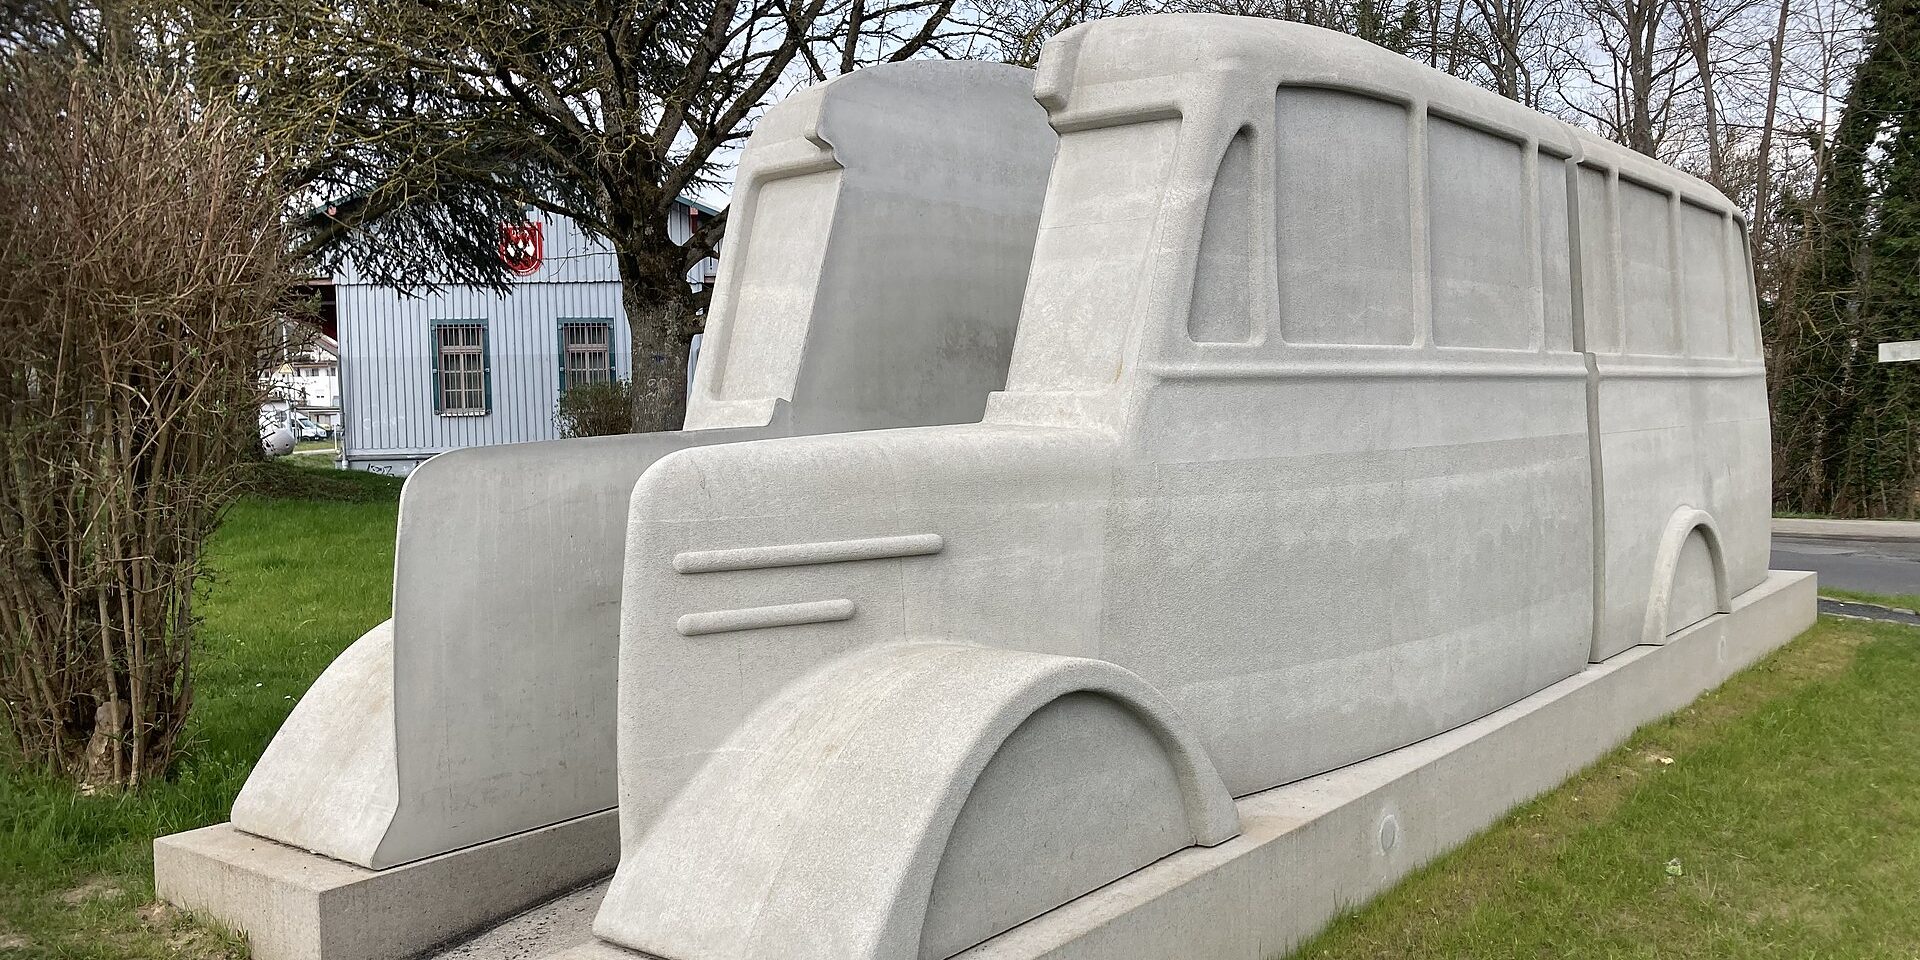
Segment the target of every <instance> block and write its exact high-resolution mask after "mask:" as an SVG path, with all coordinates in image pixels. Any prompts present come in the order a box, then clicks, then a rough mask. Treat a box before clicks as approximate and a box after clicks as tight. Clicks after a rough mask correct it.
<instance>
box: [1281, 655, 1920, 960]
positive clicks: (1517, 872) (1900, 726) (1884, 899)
mask: <svg viewBox="0 0 1920 960" xmlns="http://www.w3.org/2000/svg"><path fill="white" fill-rule="evenodd" d="M1668 760H1671V761H1672V762H1671V763H1668V762H1666V761H1668ZM1297 956H1299V957H1302V958H1313V960H1335V958H1340V960H1350V958H1362V957H1365V958H1387V957H1396V958H1397V957H1460V958H1469V957H1471V958H1506V957H1513V958H1520V957H1528V958H1532V957H1543V958H1544V957H1579V958H1583V960H1596V958H1656V957H1658V958H1695V957H1716V958H1729V960H1734V958H1767V957H1779V958H1796V960H1798V958H1833V960H1841V958H1845V960H1855V958H1862V960H1864V958H1881V957H1884V958H1888V960H1895V958H1897V960H1913V958H1915V957H1917V956H1920V631H1915V630H1912V629H1909V628H1905V627H1900V626H1894V625H1886V624H1873V623H1866V622H1861V621H1851V620H1837V619H1832V618H1827V619H1823V620H1822V621H1821V622H1820V624H1819V625H1818V626H1816V627H1815V628H1814V629H1813V630H1811V631H1809V632H1808V633H1807V634H1805V635H1803V636H1801V637H1800V638H1799V639H1798V640H1796V641H1794V642H1793V643H1792V644H1789V645H1788V646H1787V647H1785V648H1783V649H1782V650H1780V651H1779V652H1778V653H1776V654H1774V655H1773V656H1772V657H1770V658H1768V659H1767V660H1765V661H1763V662H1762V663H1760V664H1759V665H1757V666H1755V667H1754V668H1753V669H1750V670H1748V671H1746V672H1744V673H1742V674H1740V675H1739V676H1737V677H1735V678H1734V679H1732V680H1730V681H1728V683H1727V684H1726V685H1724V686H1723V687H1721V688H1720V689H1719V690H1717V691H1715V692H1713V693H1710V694H1708V695H1707V696H1705V697H1703V698H1702V699H1701V700H1699V701H1697V702H1696V703H1695V704H1694V705H1693V706H1691V707H1689V708H1687V709H1685V710H1683V711H1681V712H1680V713H1679V714H1677V715H1675V716H1673V717H1671V718H1668V719H1666V720H1664V721H1661V722H1659V723H1655V724H1653V725H1651V726H1649V727H1646V728H1644V729H1642V730H1641V731H1640V732H1639V733H1638V734H1637V735H1635V737H1634V738H1633V739H1632V740H1631V741H1630V742H1629V743H1628V744H1627V745H1626V746H1624V747H1622V748H1621V749H1620V750H1618V751H1616V752H1615V753H1613V754H1612V755H1610V756H1608V757H1607V758H1605V759H1604V760H1602V761H1601V762H1599V763H1597V764H1595V765H1594V766H1593V767H1592V768H1590V769H1589V770H1587V771H1586V772H1584V773H1583V774H1581V775H1580V776H1579V777H1576V778H1575V779H1574V780H1572V781H1570V782H1569V783H1568V784H1566V785H1565V786H1563V787H1562V788H1561V789H1559V790H1557V791H1554V792H1553V793H1551V794H1548V795H1547V796H1545V797H1542V798H1540V799H1538V800H1536V801H1534V802H1533V803H1530V804H1528V805H1526V806H1524V807H1522V808H1520V809H1519V810H1516V811H1515V812H1513V813H1512V814H1510V815H1509V816H1508V817H1506V818H1505V819H1504V820H1503V821H1502V822H1501V823H1500V824H1499V825H1497V826H1496V827H1495V828H1494V829H1492V830H1490V831H1488V832H1487V833H1485V834H1483V835H1481V836H1480V837H1477V838H1475V839H1474V840H1472V841H1470V842H1469V843H1467V844H1466V845H1464V846H1463V847H1461V848H1460V849H1459V850H1456V851H1454V852H1453V853H1452V854H1450V855H1448V856H1445V857H1443V858H1441V859H1440V860H1439V861H1437V862H1435V863H1433V864H1431V865H1429V866H1428V867H1427V868H1426V869H1424V870H1422V871H1420V872H1418V873H1416V874H1414V875H1413V876H1412V877H1410V878H1408V879H1407V880H1406V881H1404V882H1402V883H1401V884H1400V885H1399V886H1398V887H1396V888H1394V889H1393V890H1392V891H1390V892H1388V893H1387V894H1386V895H1385V896H1383V897H1381V898H1380V899H1379V900H1377V901H1375V902H1374V903H1373V904H1372V905H1370V906H1368V907H1367V908H1365V909H1363V910H1361V911H1359V912H1358V913H1356V914H1354V915H1351V916H1348V917H1345V918H1343V919H1342V920H1340V921H1339V922H1338V923H1336V924H1335V925H1334V927H1333V928H1332V929H1331V930H1329V931H1328V932H1326V933H1325V934H1323V935H1322V936H1321V937H1320V938H1318V939H1317V940H1315V941H1313V942H1312V943H1310V944H1308V945H1306V946H1305V947H1304V948H1302V949H1301V950H1300V951H1299V953H1298V954H1297Z"/></svg>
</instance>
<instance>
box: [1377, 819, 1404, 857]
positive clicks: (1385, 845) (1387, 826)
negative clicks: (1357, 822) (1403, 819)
mask: <svg viewBox="0 0 1920 960" xmlns="http://www.w3.org/2000/svg"><path fill="white" fill-rule="evenodd" d="M1399 842H1400V821H1398V820H1395V819H1394V818H1393V814H1391V813H1389V814H1387V816H1386V819H1384V820H1381V821H1380V852H1381V853H1390V852H1392V850H1393V847H1394V845H1395V844H1397V843H1399Z"/></svg>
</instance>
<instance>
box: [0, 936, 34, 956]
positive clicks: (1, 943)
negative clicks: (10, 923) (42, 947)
mask: <svg viewBox="0 0 1920 960" xmlns="http://www.w3.org/2000/svg"><path fill="white" fill-rule="evenodd" d="M32 946H33V941H32V940H28V939H27V938H26V937H23V936H21V935H19V934H17V933H0V954H4V953H12V952H13V951H16V950H18V951H20V952H22V953H25V952H26V951H27V949H28V948H30V947H32Z"/></svg>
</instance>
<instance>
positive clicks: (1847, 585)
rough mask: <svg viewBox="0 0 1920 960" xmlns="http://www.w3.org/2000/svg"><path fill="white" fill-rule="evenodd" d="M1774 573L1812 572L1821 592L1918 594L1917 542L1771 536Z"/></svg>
mask: <svg viewBox="0 0 1920 960" xmlns="http://www.w3.org/2000/svg"><path fill="white" fill-rule="evenodd" d="M1771 565H1772V566H1773V568H1774V569H1776V570H1811V571H1814V572H1816V573H1818V574H1820V587H1821V589H1823V590H1824V589H1830V588H1838V589H1841V590H1860V591H1864V592H1867V593H1884V594H1908V595H1913V594H1920V540H1891V539H1874V540H1855V539H1847V538H1841V537H1805V536H1787V535H1782V534H1779V533H1776V534H1774V536H1773V557H1772V560H1771Z"/></svg>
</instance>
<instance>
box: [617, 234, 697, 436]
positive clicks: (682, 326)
mask: <svg viewBox="0 0 1920 960" xmlns="http://www.w3.org/2000/svg"><path fill="white" fill-rule="evenodd" d="M661 233H662V234H664V233H665V231H661ZM620 247H622V248H623V249H617V251H616V253H615V256H614V259H615V260H616V261H617V262H618V263H619V266H620V290H621V292H620V299H621V304H622V306H624V307H625V308H626V311H627V329H628V332H629V334H630V338H631V340H632V360H633V366H632V375H633V432H635V433H657V432H660V431H664V430H678V429H680V427H681V425H682V424H683V423H684V422H685V420H686V414H687V350H688V347H689V345H690V344H691V342H692V340H693V335H694V334H695V333H696V332H698V330H699V318H697V317H696V316H694V314H693V309H692V304H691V299H692V290H691V288H690V287H689V286H688V285H687V283H686V282H685V280H684V279H683V278H682V277H680V276H678V275H676V274H673V273H670V272H669V271H672V270H673V269H674V266H673V265H676V264H678V263H679V262H680V258H679V256H678V254H679V252H680V251H679V248H678V247H672V248H671V250H670V251H651V250H644V249H642V250H634V249H633V248H632V247H631V246H627V245H620ZM663 253H665V254H666V255H664V256H663V255H662V254H663ZM662 274H667V275H666V276H662Z"/></svg>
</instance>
